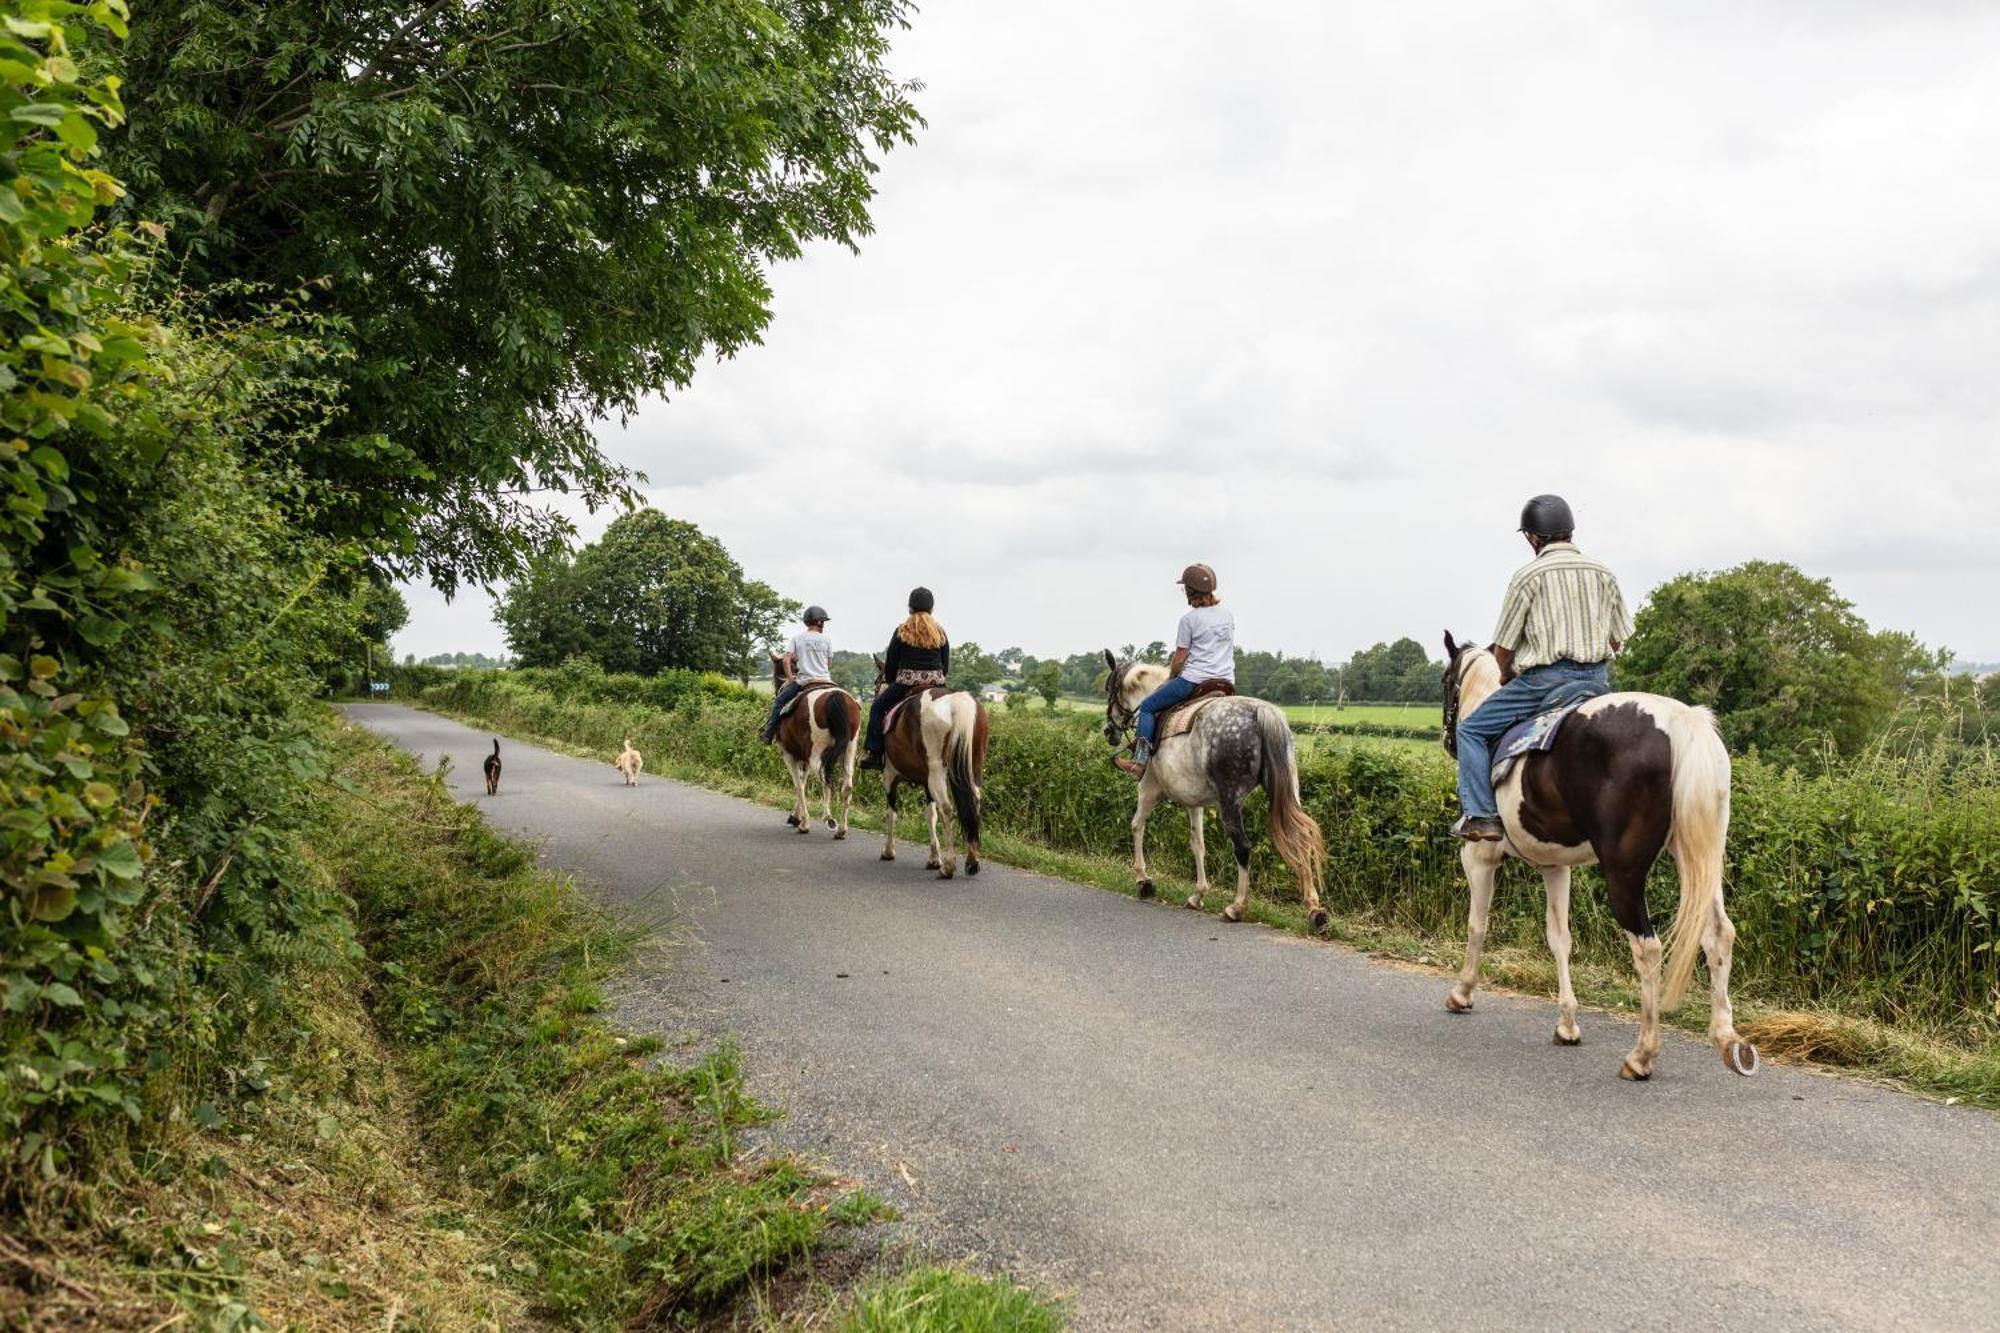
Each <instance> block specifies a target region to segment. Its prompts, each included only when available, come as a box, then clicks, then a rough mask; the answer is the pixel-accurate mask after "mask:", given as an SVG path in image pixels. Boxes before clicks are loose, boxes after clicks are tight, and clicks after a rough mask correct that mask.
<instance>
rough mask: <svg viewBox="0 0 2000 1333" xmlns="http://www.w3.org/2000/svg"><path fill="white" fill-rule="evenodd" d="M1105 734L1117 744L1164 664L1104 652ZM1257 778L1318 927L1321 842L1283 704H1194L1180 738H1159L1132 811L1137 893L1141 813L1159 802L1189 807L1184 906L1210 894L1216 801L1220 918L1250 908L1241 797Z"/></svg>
mask: <svg viewBox="0 0 2000 1333" xmlns="http://www.w3.org/2000/svg"><path fill="white" fill-rule="evenodd" d="M1104 664H1105V666H1106V667H1107V668H1108V669H1109V671H1108V674H1107V675H1106V676H1105V678H1104V697H1105V704H1104V739H1105V741H1106V742H1107V743H1108V744H1109V745H1110V746H1111V747H1112V748H1113V749H1117V748H1118V746H1119V745H1121V744H1122V743H1123V742H1124V740H1125V738H1126V736H1127V735H1129V734H1130V733H1131V731H1132V729H1133V726H1134V724H1135V722H1136V720H1137V718H1138V712H1139V704H1140V703H1141V702H1142V701H1143V700H1144V699H1145V697H1146V696H1147V695H1149V694H1151V693H1152V692H1153V691H1154V690H1156V689H1158V688H1159V687H1160V686H1161V685H1162V684H1163V683H1165V681H1166V679H1167V669H1166V668H1165V667H1163V666H1156V665H1153V664H1151V663H1147V662H1120V661H1119V660H1118V659H1117V658H1115V657H1113V656H1112V655H1111V651H1110V650H1109V649H1106V650H1105V653H1104ZM1259 784H1262V786H1263V788H1264V791H1265V794H1266V795H1267V796H1269V797H1270V803H1271V809H1270V815H1269V818H1268V819H1267V821H1266V823H1267V827H1268V828H1269V831H1270V834H1271V841H1272V842H1274V843H1276V844H1277V847H1278V855H1279V856H1281V857H1283V858H1284V862H1285V864H1286V865H1287V866H1289V867H1290V868H1291V871H1292V873H1293V874H1295V875H1297V876H1298V877H1299V891H1300V893H1301V894H1302V895H1303V896H1304V898H1305V903H1306V908H1307V909H1308V910H1309V911H1310V912H1311V914H1312V915H1311V922H1312V928H1313V930H1314V931H1316V932H1318V931H1324V930H1325V929H1326V925H1327V915H1326V909H1325V908H1323V907H1321V906H1320V902H1319V889H1320V883H1321V881H1322V880H1323V879H1324V877H1325V874H1326V839H1325V836H1324V835H1323V834H1322V833H1321V832H1320V827H1319V824H1318V823H1317V822H1316V821H1315V820H1314V819H1313V817H1312V816H1311V815H1309V814H1307V813H1306V809H1305V806H1304V804H1303V803H1302V802H1301V801H1300V800H1299V765H1298V754H1297V751H1296V747H1295V746H1294V745H1293V742H1292V725H1291V723H1290V722H1288V721H1286V719H1285V714H1284V710H1283V709H1281V708H1279V707H1278V706H1277V705H1276V704H1272V703H1267V702H1265V701H1264V700H1262V699H1251V698H1247V697H1243V696H1237V695H1230V696H1227V697H1224V698H1220V699H1216V700H1214V701H1212V702H1210V703H1206V704H1203V705H1201V712H1200V713H1198V714H1197V715H1196V716H1195V719H1194V723H1193V725H1192V726H1191V727H1190V728H1189V730H1188V732H1187V734H1186V735H1185V736H1175V737H1171V738H1167V739H1163V740H1162V741H1161V742H1160V744H1159V745H1158V746H1157V747H1156V748H1155V750H1154V753H1153V758H1152V761H1151V762H1150V763H1148V764H1147V765H1146V776H1145V777H1143V778H1141V779H1140V781H1139V807H1138V809H1137V810H1136V811H1135V812H1134V813H1133V815H1132V869H1133V872H1134V874H1135V875H1136V876H1137V877H1138V888H1139V896H1140V897H1141V898H1150V897H1152V896H1153V894H1154V893H1155V891H1156V890H1155V889H1154V886H1153V881H1152V879H1151V878H1150V877H1149V876H1148V875H1147V874H1146V817H1147V816H1148V815H1150V814H1151V813H1152V812H1153V807H1154V806H1155V805H1157V804H1158V803H1159V802H1160V800H1161V799H1162V798H1165V799H1166V800H1169V801H1171V802H1173V803H1174V804H1175V805H1178V806H1181V807H1183V808H1185V809H1186V810H1187V812H1188V841H1189V842H1190V844H1192V846H1193V848H1194V893H1193V894H1192V895H1190V896H1189V898H1188V900H1187V905H1188V906H1189V907H1194V908H1199V907H1200V906H1201V902H1202V896H1203V895H1204V894H1206V893H1207V892H1208V890H1209V884H1208V868H1207V865H1206V860H1205V854H1206V851H1207V848H1206V847H1205V845H1204V841H1205V840H1204V839H1203V837H1202V816H1203V811H1205V810H1206V809H1207V808H1208V807H1209V806H1214V807H1215V808H1216V811H1217V812H1218V814H1219V815H1220V817H1221V819H1222V828H1223V831H1224V832H1226V833H1227V834H1228V835H1229V842H1230V845H1231V846H1232V847H1233V848H1234V849H1235V851H1236V901H1234V902H1232V903H1230V904H1229V906H1227V907H1225V908H1223V909H1222V916H1223V919H1224V920H1227V921H1241V920H1242V919H1243V913H1244V911H1245V910H1246V909H1247V908H1248V907H1249V905H1250V835H1249V834H1248V833H1247V832H1245V831H1244V828H1243V801H1244V798H1245V797H1247V796H1249V794H1250V793H1251V792H1252V791H1254V790H1255V789H1256V788H1257V787H1258V785H1259Z"/></svg>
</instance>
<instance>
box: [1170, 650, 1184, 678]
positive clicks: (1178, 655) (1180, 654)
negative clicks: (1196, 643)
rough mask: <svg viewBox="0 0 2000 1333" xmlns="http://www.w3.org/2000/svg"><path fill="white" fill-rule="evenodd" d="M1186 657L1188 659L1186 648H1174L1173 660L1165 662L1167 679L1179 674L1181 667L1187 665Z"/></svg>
mask: <svg viewBox="0 0 2000 1333" xmlns="http://www.w3.org/2000/svg"><path fill="white" fill-rule="evenodd" d="M1187 659H1188V650H1187V649H1185V648H1176V649H1174V656H1173V660H1172V661H1170V662H1168V663H1167V676H1168V678H1169V679H1171V678H1173V677H1175V676H1178V675H1180V674H1181V669H1182V668H1183V667H1185V666H1186V665H1187Z"/></svg>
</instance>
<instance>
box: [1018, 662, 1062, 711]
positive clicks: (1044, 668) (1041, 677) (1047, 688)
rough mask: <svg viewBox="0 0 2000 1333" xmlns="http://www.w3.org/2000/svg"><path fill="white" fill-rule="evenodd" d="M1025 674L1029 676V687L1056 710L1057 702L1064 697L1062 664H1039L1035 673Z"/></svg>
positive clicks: (1036, 665)
mask: <svg viewBox="0 0 2000 1333" xmlns="http://www.w3.org/2000/svg"><path fill="white" fill-rule="evenodd" d="M1023 674H1024V675H1026V676H1027V679H1028V687H1029V688H1030V689H1032V690H1033V691H1034V692H1035V693H1037V694H1039V695H1041V696H1042V702H1044V703H1046V704H1047V705H1048V706H1049V707H1050V708H1054V707H1055V706H1056V700H1057V699H1060V698H1061V697H1062V663H1060V662H1037V663H1035V669H1034V670H1033V671H1029V672H1025V673H1023Z"/></svg>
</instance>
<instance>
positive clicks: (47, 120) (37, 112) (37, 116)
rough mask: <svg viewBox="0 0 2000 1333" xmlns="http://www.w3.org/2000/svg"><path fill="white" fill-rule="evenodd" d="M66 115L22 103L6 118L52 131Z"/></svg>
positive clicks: (56, 107) (50, 105) (51, 106)
mask: <svg viewBox="0 0 2000 1333" xmlns="http://www.w3.org/2000/svg"><path fill="white" fill-rule="evenodd" d="M8 24H9V26H12V24H13V20H12V19H9V20H8ZM67 114H69V113H68V112H65V111H64V110H63V108H62V106H61V105H60V104H59V103H54V102H24V103H22V104H21V105H20V106H17V107H15V108H14V109H13V110H12V111H9V112H8V113H7V118H8V119H9V120H14V121H19V122H20V123H21V124H23V125H40V126H42V127H44V128H46V129H51V130H52V129H54V128H55V127H56V126H58V125H60V124H62V119H63V117H64V116H65V115H67ZM25 341H26V340H25V339H23V342H24V343H25Z"/></svg>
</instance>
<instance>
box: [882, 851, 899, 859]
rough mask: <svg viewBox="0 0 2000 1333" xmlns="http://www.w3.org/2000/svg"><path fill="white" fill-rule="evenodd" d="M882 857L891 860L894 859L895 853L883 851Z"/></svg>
mask: <svg viewBox="0 0 2000 1333" xmlns="http://www.w3.org/2000/svg"><path fill="white" fill-rule="evenodd" d="M882 859H883V860H884V861H893V860H895V859H896V854H895V853H894V852H884V853H882Z"/></svg>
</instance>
